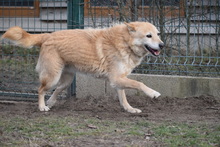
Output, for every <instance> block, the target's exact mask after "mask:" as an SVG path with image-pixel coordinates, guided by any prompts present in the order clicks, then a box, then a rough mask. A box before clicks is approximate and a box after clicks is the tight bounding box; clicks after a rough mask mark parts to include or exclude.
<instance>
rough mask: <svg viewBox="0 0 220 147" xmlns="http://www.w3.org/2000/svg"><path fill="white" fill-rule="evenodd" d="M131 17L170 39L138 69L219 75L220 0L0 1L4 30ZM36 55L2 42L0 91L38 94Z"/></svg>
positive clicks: (100, 22) (68, 26) (34, 50)
mask: <svg viewBox="0 0 220 147" xmlns="http://www.w3.org/2000/svg"><path fill="white" fill-rule="evenodd" d="M130 21H148V22H151V23H153V24H154V25H156V26H157V28H158V29H159V31H160V34H161V38H162V40H163V41H164V43H165V44H166V47H165V48H164V50H163V52H162V54H161V55H160V56H159V57H158V58H155V57H153V56H151V55H149V56H147V57H146V58H145V59H144V61H143V63H142V64H141V65H140V66H139V67H137V68H136V69H135V70H134V72H135V73H143V74H165V75H187V76H188V75H190V76H208V77H219V76H220V63H219V62H220V57H219V54H220V51H219V50H220V49H219V47H220V40H219V39H220V25H219V24H220V0H212V1H210V0H190V1H186V0H105V1H102V0H75V1H74V0H40V1H39V0H1V1H0V35H1V34H3V33H4V32H5V31H6V30H7V29H8V28H9V27H12V26H20V27H22V28H23V29H25V30H27V31H28V32H30V33H45V32H53V31H58V30H63V29H72V28H89V27H92V28H104V27H109V26H112V25H114V24H115V23H123V22H130ZM38 55H39V48H32V49H23V48H21V47H17V46H14V45H13V44H11V43H10V42H8V41H5V40H4V41H1V42H0V95H2V96H3V97H5V96H10V97H11V98H12V97H13V96H18V97H20V98H22V99H23V98H24V97H28V98H30V97H33V98H35V97H37V88H38V84H39V83H38V76H37V73H36V72H35V66H36V63H37V59H38ZM48 95H49V94H48ZM64 95H66V93H65V92H64ZM16 99H17V98H16Z"/></svg>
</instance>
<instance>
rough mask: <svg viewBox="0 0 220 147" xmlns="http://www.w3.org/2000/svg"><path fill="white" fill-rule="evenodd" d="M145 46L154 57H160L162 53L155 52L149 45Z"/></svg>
mask: <svg viewBox="0 0 220 147" xmlns="http://www.w3.org/2000/svg"><path fill="white" fill-rule="evenodd" d="M144 46H145V48H146V49H147V50H148V51H149V52H150V53H151V54H152V55H154V56H159V55H160V51H158V50H155V49H153V48H151V47H149V46H148V45H144Z"/></svg>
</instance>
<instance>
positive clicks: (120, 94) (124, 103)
mask: <svg viewBox="0 0 220 147" xmlns="http://www.w3.org/2000/svg"><path fill="white" fill-rule="evenodd" d="M117 93H118V98H119V101H120V104H121V106H122V107H123V108H124V109H125V110H126V111H128V112H130V113H140V112H141V110H140V109H137V108H133V107H131V106H130V105H129V103H128V101H127V98H126V95H125V90H124V89H117Z"/></svg>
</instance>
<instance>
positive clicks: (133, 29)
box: [124, 22, 136, 32]
mask: <svg viewBox="0 0 220 147" xmlns="http://www.w3.org/2000/svg"><path fill="white" fill-rule="evenodd" d="M124 24H125V25H126V26H127V28H128V31H129V32H135V31H136V29H135V26H134V25H133V24H131V23H127V22H124Z"/></svg>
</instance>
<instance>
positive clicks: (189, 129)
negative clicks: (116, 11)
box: [0, 115, 220, 147]
mask: <svg viewBox="0 0 220 147" xmlns="http://www.w3.org/2000/svg"><path fill="white" fill-rule="evenodd" d="M89 125H91V126H93V127H94V128H93V127H91V126H89ZM0 131H1V132H3V133H2V136H0V146H31V145H32V144H37V145H40V146H41V145H43V144H44V143H45V141H46V142H48V144H53V145H54V144H56V143H57V144H59V142H63V141H64V140H68V139H77V138H78V139H80V138H94V137H95V138H105V139H109V140H111V139H113V140H114V138H120V139H125V140H131V141H132V140H135V141H137V140H139V142H140V141H142V142H146V138H145V137H146V135H147V136H148V137H149V138H148V139H150V141H152V142H157V143H159V144H162V145H165V146H171V147H172V146H173V147H175V146H204V147H207V146H219V145H220V125H217V126H210V125H198V124H183V123H162V124H158V123H152V122H148V121H146V120H135V121H129V120H124V121H123V120H122V121H112V120H100V119H97V118H93V117H91V118H81V117H70V116H66V117H62V118H60V117H59V116H53V115H51V116H41V117H36V118H28V117H23V118H20V117H14V118H10V117H8V118H1V119H0ZM128 145H129V144H128ZM135 145H137V146H138V145H139V144H138V143H137V144H135Z"/></svg>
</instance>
